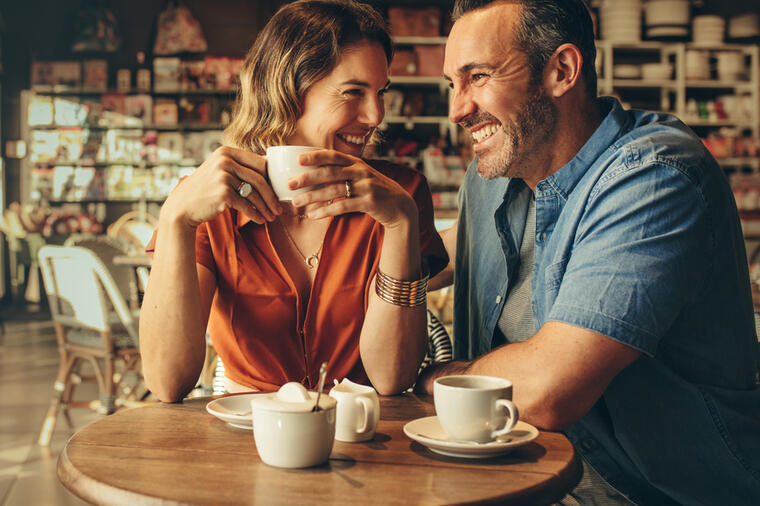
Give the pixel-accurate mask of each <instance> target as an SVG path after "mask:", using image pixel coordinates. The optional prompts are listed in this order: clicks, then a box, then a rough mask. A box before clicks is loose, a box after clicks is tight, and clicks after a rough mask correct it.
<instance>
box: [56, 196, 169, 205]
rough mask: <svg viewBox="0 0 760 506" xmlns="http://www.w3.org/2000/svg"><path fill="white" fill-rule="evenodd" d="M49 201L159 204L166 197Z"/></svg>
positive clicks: (59, 201)
mask: <svg viewBox="0 0 760 506" xmlns="http://www.w3.org/2000/svg"><path fill="white" fill-rule="evenodd" d="M45 200H46V201H47V202H49V203H51V204H100V203H104V204H132V203H135V202H150V203H153V202H156V203H159V204H162V203H163V202H164V201H165V200H166V198H165V197H164V198H161V199H157V198H153V197H151V198H144V199H140V198H137V199H82V200H53V199H45Z"/></svg>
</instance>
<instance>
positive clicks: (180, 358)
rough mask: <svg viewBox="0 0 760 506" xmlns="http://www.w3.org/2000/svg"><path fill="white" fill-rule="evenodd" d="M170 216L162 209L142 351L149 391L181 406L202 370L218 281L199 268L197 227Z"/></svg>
mask: <svg viewBox="0 0 760 506" xmlns="http://www.w3.org/2000/svg"><path fill="white" fill-rule="evenodd" d="M166 214H168V213H165V212H164V210H162V212H161V219H160V221H159V226H158V233H157V236H156V252H155V254H154V256H153V263H152V266H151V273H150V279H149V281H148V287H147V289H146V290H145V298H144V299H143V304H142V309H141V312H140V352H141V355H142V364H143V375H144V376H145V382H146V384H147V386H148V388H149V389H150V390H151V392H153V393H154V394H155V395H156V397H158V398H159V399H160V400H161V401H164V402H176V401H179V400H182V399H183V398H184V397H185V396H186V395H187V394H188V393H189V392H190V391H191V390H192V389H193V387H194V386H195V383H196V382H197V381H198V376H199V375H200V373H201V368H202V367H203V361H204V358H205V354H206V346H205V338H206V324H207V322H208V315H209V311H210V308H211V301H212V299H213V296H214V292H215V290H216V277H215V276H214V274H213V273H212V272H211V271H210V270H208V269H207V268H206V267H203V266H202V265H200V264H196V263H195V228H193V227H188V226H187V225H185V224H184V223H182V222H181V221H180V220H176V219H172V218H171V217H168V216H166Z"/></svg>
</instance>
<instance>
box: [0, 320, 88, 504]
mask: <svg viewBox="0 0 760 506" xmlns="http://www.w3.org/2000/svg"><path fill="white" fill-rule="evenodd" d="M2 315H3V319H4V325H3V327H4V328H3V332H2V334H1V335H0V505H2V506H28V505H45V506H57V505H82V504H85V503H84V502H83V501H81V500H79V499H78V498H77V497H75V496H74V495H72V494H71V493H69V492H68V491H67V490H66V489H65V488H64V487H63V486H62V485H61V484H60V482H59V481H58V477H57V476H56V465H57V461H58V455H59V454H60V453H61V450H62V449H63V447H64V445H65V444H66V441H67V440H68V438H69V437H70V436H71V435H72V434H74V432H76V431H77V430H78V429H79V428H81V427H83V426H85V425H86V424H88V423H89V422H91V421H93V420H96V419H98V418H99V417H100V415H98V414H96V413H95V412H93V411H90V410H88V409H75V410H71V418H72V422H73V426H69V425H68V423H67V422H66V419H65V418H64V417H62V416H61V417H59V419H58V424H57V426H56V429H55V433H54V435H53V440H52V442H51V444H50V447H48V448H41V447H39V446H38V445H37V437H38V435H39V430H40V427H41V426H42V420H43V419H44V417H45V413H46V411H47V407H48V403H49V400H50V396H51V393H52V390H53V381H54V379H55V375H56V371H57V368H58V353H57V351H56V345H55V335H54V333H53V328H52V325H51V324H50V322H49V321H47V320H46V319H45V312H44V310H43V312H37V313H31V314H30V313H29V312H27V311H25V310H23V309H18V308H7V307H6V308H4V309H3V311H2ZM30 317H31V320H28V318H30ZM96 392H97V388H96V387H95V385H94V384H91V383H85V384H82V385H81V387H80V389H79V390H78V391H77V393H78V394H80V395H81V397H80V395H77V394H75V399H76V398H83V399H84V398H90V399H94V398H96V397H97V394H96ZM88 396H89V397H88Z"/></svg>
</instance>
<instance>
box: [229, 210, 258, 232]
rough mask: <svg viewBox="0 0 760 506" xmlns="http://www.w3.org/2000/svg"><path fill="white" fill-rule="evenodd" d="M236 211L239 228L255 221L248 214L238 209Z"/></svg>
mask: <svg viewBox="0 0 760 506" xmlns="http://www.w3.org/2000/svg"><path fill="white" fill-rule="evenodd" d="M234 213H235V214H237V220H236V222H237V228H243V227H244V226H246V225H248V224H249V223H251V222H252V221H253V220H252V219H250V218H249V217H248V216H246V215H245V214H243V213H241V212H240V211H238V210H235V211H234ZM254 223H255V222H254Z"/></svg>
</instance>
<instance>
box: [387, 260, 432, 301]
mask: <svg viewBox="0 0 760 506" xmlns="http://www.w3.org/2000/svg"><path fill="white" fill-rule="evenodd" d="M429 277H430V276H429V275H427V274H426V275H425V277H423V278H422V279H418V280H417V281H402V280H400V279H396V278H392V277H390V276H388V275H387V274H385V273H383V271H381V270H380V269H378V270H377V277H376V278H375V293H377V296H378V297H380V298H381V299H382V300H384V301H385V302H387V303H389V304H393V305H394V306H403V307H418V306H422V305H423V304H425V302H426V301H427V285H428V279H429Z"/></svg>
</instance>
